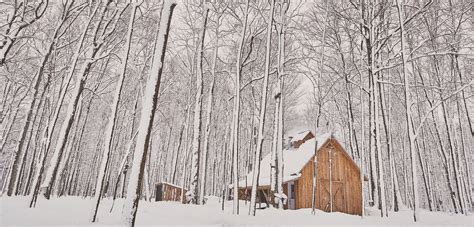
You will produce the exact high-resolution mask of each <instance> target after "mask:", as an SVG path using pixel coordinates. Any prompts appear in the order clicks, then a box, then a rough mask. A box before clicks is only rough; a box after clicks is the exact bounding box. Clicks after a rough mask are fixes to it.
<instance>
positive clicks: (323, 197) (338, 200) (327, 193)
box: [320, 180, 345, 212]
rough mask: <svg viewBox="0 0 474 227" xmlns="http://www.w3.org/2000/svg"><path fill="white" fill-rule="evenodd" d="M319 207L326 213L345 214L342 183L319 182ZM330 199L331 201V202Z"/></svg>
mask: <svg viewBox="0 0 474 227" xmlns="http://www.w3.org/2000/svg"><path fill="white" fill-rule="evenodd" d="M321 186H322V188H321V189H322V190H321V192H320V202H321V203H320V207H321V209H322V210H323V211H326V212H331V211H332V212H345V209H344V208H345V201H344V183H343V182H341V181H332V182H329V180H321ZM331 197H332V200H331Z"/></svg>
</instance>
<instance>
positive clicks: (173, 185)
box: [156, 181, 187, 190]
mask: <svg viewBox="0 0 474 227" xmlns="http://www.w3.org/2000/svg"><path fill="white" fill-rule="evenodd" d="M156 184H157V185H158V184H167V185H169V186H172V187H175V188H183V187H182V186H180V185H176V184H172V183H168V182H166V181H162V182H158V183H156ZM184 190H187V189H186V188H185V189H184Z"/></svg>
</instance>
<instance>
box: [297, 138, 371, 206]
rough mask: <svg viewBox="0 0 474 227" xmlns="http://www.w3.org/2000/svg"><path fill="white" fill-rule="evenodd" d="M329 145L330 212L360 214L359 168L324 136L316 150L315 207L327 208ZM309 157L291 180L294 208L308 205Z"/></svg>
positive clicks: (311, 184)
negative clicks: (330, 166) (330, 158)
mask: <svg viewBox="0 0 474 227" xmlns="http://www.w3.org/2000/svg"><path fill="white" fill-rule="evenodd" d="M329 149H332V156H333V158H332V163H333V164H332V166H333V168H332V191H333V212H343V213H348V214H355V215H362V204H361V201H362V197H361V181H360V170H359V168H358V167H357V165H356V164H355V163H354V162H353V161H352V159H351V158H350V157H349V156H348V155H347V153H346V152H345V151H344V150H343V148H342V147H341V145H340V144H339V143H338V142H337V141H336V140H334V139H330V140H328V141H327V142H326V143H325V144H324V145H323V146H322V147H321V148H320V149H319V151H318V153H317V162H318V163H317V164H318V173H317V178H316V208H317V209H320V210H323V211H330V207H329V206H328V204H329V199H330V196H329V153H328V151H329ZM313 158H314V156H313ZM313 158H312V159H311V160H310V161H308V163H306V165H305V166H304V167H303V169H302V170H301V172H300V173H301V177H300V178H298V180H297V181H296V183H295V194H296V201H295V208H296V209H300V208H311V207H312V203H311V200H312V194H313V191H312V190H313V166H314V163H313Z"/></svg>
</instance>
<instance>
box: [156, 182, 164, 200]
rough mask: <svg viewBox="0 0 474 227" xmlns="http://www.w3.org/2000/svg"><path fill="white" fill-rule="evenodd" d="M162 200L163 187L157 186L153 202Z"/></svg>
mask: <svg viewBox="0 0 474 227" xmlns="http://www.w3.org/2000/svg"><path fill="white" fill-rule="evenodd" d="M162 200H163V185H162V184H159V185H157V186H156V197H155V201H162Z"/></svg>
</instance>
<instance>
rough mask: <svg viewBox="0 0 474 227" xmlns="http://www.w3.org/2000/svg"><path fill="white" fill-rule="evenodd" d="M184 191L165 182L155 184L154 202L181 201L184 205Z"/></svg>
mask: <svg viewBox="0 0 474 227" xmlns="http://www.w3.org/2000/svg"><path fill="white" fill-rule="evenodd" d="M186 191H187V190H186V189H183V188H182V187H180V186H178V185H174V184H170V183H166V182H161V183H157V184H156V186H155V201H178V202H179V201H181V202H182V203H184V200H183V196H182V195H183V194H182V193H184V195H186Z"/></svg>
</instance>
